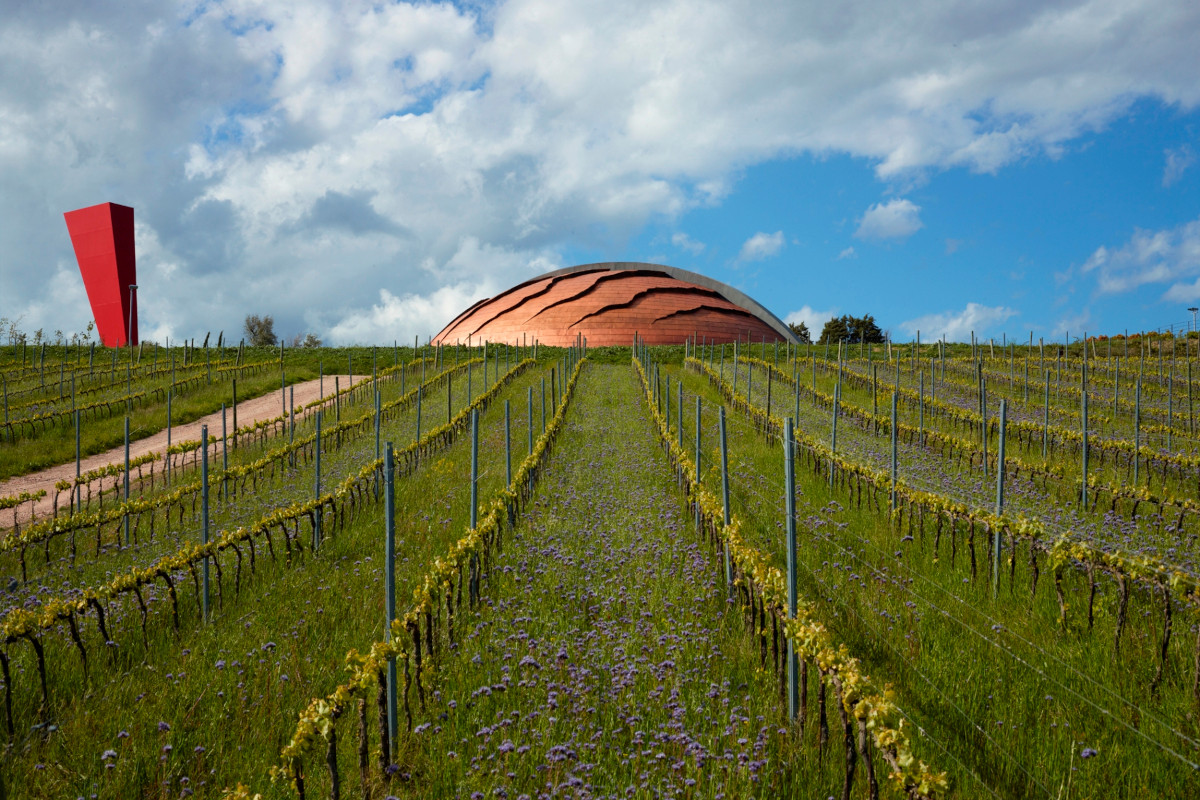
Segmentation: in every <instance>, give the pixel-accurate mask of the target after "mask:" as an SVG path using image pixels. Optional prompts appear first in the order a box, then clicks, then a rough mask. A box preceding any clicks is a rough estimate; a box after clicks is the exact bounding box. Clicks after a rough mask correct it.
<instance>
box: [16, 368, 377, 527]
mask: <svg viewBox="0 0 1200 800" xmlns="http://www.w3.org/2000/svg"><path fill="white" fill-rule="evenodd" d="M334 378H338V379H339V380H340V381H341V384H342V386H346V381H348V380H350V379H351V376H348V375H341V376H335V375H326V376H325V377H324V382H325V383H326V384H328V385H327V386H326V387H325V388H326V393H329V392H328V391H327V390H328V388H329V386H332V385H333V384H332V381H333V380H334ZM370 378H371V376H370V375H354V376H353V384H358V383H360V382H361V381H364V380H370ZM353 384H352V385H353ZM288 390H289V392H291V391H294V392H295V398H294V402H295V406H296V417H297V418H298V419H299V418H302V417H304V416H307V415H308V414H311V413H312V412H313V411H315V410H316V407H315V406H314V407H312V408H309V409H304V410H303V411H302V410H301V409H302V408H304V406H307V405H308V404H309V403H311V402H313V401H314V400H318V399H320V397H321V396H322V379H320V378H314V379H313V380H310V381H304V382H303V383H297V384H293V385H292V386H289V387H288ZM289 399H291V398H289ZM328 402H332V396H331V397H330V400H329V401H328ZM281 408H282V405H281V401H280V397H279V394H278V392H268V393H267V394H264V395H261V396H259V397H254V398H251V399H249V400H243V401H242V402H240V403H238V404H237V421H238V425H239V426H241V427H245V426H247V425H253V424H254V423H256V422H258V421H259V420H264V419H271V418H273V417H277V416H279V413H280V409H281ZM227 413H230V414H231V412H230V411H227ZM232 418H233V417H232V415H231V416H230V417H229V419H230V420H232ZM203 425H207V426H208V431H209V435H210V436H213V435H218V434H219V433H220V430H221V413H220V412H219V411H218V412H216V413H213V414H209V415H207V416H204V417H201V418H200V419H197V420H194V421H192V422H187V423H184V424H181V425H173V426H172V427H171V440H172V441H173V442H175V443H179V442H185V441H200V428H201V426H203ZM214 447H215V446H214ZM166 450H167V431H166V429H165V428H164V429H163V430H161V431H158V432H157V433H153V434H151V435H150V436H146V437H144V438H141V439H135V440H133V441H131V442H130V443H129V457H130V458H131V459H134V458H138V457H140V456H144V455H146V454H147V453H160V454H165V453H166ZM124 461H125V447H124V445H122V446H120V447H114V448H113V449H111V450H108V451H107V452H104V453H97V454H95V455H91V456H88V457H87V458H84V459H82V460H81V461H80V470H81V472H85V473H86V472H89V471H91V470H94V469H99V468H101V467H106V466H108V465H110V464H123V463H124ZM74 477H75V462H74V461H69V462H67V463H65V464H58V465H56V466H53V467H50V468H48V469H44V470H39V471H38V472H31V473H28V474H26V475H18V476H17V477H14V478H9V479H8V480H6V481H3V482H0V497H9V496H16V495H20V494H22V493H25V492H28V493H30V494H33V493H36V492H38V491H42V490H45V492H46V496H45V497H43V498H42V499H41V500H38V501H36V502H34V503H22V504H21V505H20V506H18V507H17V508H16V509H13V511H15V512H16V522H17V524H18V525H25V524H26V523H28V522H29V521H30V519H32V518H35V517H36V518H41V517H44V516H46V515H47V514H51V513H53V509H54V487H55V484H57V483H58V482H59V481H63V480H65V481H69V480H72V479H73V478H74ZM13 511H5V512H4V517H3V519H2V520H0V537H3V536H4V534H5V533H7V531H8V530H11V528H12V522H13Z"/></svg>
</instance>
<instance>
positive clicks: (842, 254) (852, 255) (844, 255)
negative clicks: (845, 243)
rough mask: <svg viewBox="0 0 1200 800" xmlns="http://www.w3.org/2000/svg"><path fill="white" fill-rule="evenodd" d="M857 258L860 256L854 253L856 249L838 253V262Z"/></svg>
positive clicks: (850, 248) (849, 248) (848, 248)
mask: <svg viewBox="0 0 1200 800" xmlns="http://www.w3.org/2000/svg"><path fill="white" fill-rule="evenodd" d="M857 257H858V254H857V253H855V252H854V248H853V247H847V248H846V249H845V250H843V251H842V252H840V253H838V257H837V260H838V261H842V260H844V259H847V258H857Z"/></svg>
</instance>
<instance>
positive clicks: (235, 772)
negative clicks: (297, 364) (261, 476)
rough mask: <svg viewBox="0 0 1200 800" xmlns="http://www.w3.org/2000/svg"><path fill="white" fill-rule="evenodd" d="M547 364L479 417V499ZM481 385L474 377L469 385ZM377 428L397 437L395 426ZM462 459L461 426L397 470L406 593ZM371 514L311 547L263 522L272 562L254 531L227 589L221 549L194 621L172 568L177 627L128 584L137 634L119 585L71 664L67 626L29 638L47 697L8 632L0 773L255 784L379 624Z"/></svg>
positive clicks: (447, 531)
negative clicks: (40, 655) (5, 744)
mask: <svg viewBox="0 0 1200 800" xmlns="http://www.w3.org/2000/svg"><path fill="white" fill-rule="evenodd" d="M549 367H550V363H549V362H548V363H546V364H544V365H540V366H538V367H536V368H535V369H532V370H526V371H525V372H524V373H522V375H521V376H519V378H518V379H517V380H515V381H513V382H511V383H508V384H504V385H502V386H501V388H500V389H499V390H498V393H497V394H496V396H495V398H494V399H493V401H492V402H491V403H489V405H488V406H487V407H486V408H485V409H484V411H483V413H482V414H481V422H480V431H481V435H480V445H481V447H482V448H483V449H484V450H485V452H487V453H489V454H490V455H491V458H490V461H489V462H487V463H486V465H485V468H484V469H483V470H482V471H481V475H480V492H481V493H482V494H483V496H484V497H486V496H487V495H488V493H490V492H492V491H494V490H495V488H496V487H499V486H503V485H504V483H505V480H506V476H505V470H504V466H503V463H502V460H501V459H502V457H503V453H504V401H506V400H507V401H509V402H510V404H511V407H512V408H513V409H514V410H515V409H520V410H521V411H525V410H526V409H525V403H526V401H527V398H528V392H529V389H530V388H534V387H536V389H535V391H534V397H535V403H536V402H538V400H537V398H538V393H539V392H538V391H537V390H538V389H540V381H541V380H542V379H543V378H544V377H546V378H548V376H549ZM481 390H482V387H480V386H476V387H475V393H476V397H478V395H479V394H480V392H481ZM442 402H443V403H444V395H443V401H442ZM442 413H444V410H443V412H442ZM527 416H528V415H527V414H526V413H521V414H517V413H513V414H512V419H511V425H512V427H511V433H512V439H513V448H514V455H516V456H519V455H520V454H521V453H522V452H523V450H522V448H523V446H524V443H525V442H526V439H527V428H526V424H525V422H526V419H527ZM443 421H444V420H443ZM537 421H538V420H537V417H535V424H537ZM428 427H432V426H428ZM428 427H426V428H425V430H428ZM468 431H469V429H468ZM393 433H398V434H403V433H404V429H403V426H401V427H400V428H398V429H397V430H396V431H393ZM358 438H359V439H361V440H362V441H358V440H355V441H348V442H347V443H346V446H345V447H344V448H343V449H342V451H340V452H341V453H342V456H341V457H342V458H345V459H346V460H347V461H348V462H353V461H354V459H355V458H357V459H358V461H359V463H360V464H361V463H365V462H370V461H371V460H372V459H373V458H374V436H373V431H372V433H371V435H369V436H365V437H358ZM385 441H386V438H385ZM401 444H402V441H400V442H397V445H401ZM469 461H470V442H469V436H468V437H466V438H465V439H464V437H463V436H462V435H459V436H458V437H457V438H456V439H455V440H454V441H453V442H452V443H451V444H449V446H448V447H446V448H443V449H440V450H434V451H431V452H430V454H429V455H428V456H427V457H426V458H424V459H423V460H422V461H421V462H420V463H419V464H418V466H417V468H416V471H415V472H414V473H413V474H412V475H410V476H408V477H406V478H403V479H401V480H399V481H397V490H398V508H399V509H400V510H401V512H402V513H400V514H398V516H397V547H398V550H399V553H400V557H399V558H398V563H397V571H396V577H397V585H398V589H399V591H400V592H401V593H402V594H410V593H411V592H412V590H413V586H412V583H411V582H412V581H414V580H418V579H419V578H420V576H421V575H422V574H423V571H424V569H425V566H426V564H427V563H428V562H429V561H430V560H431V559H432V558H433V557H434V556H436V555H437V554H438V553H440V552H442V551H444V550H445V548H446V547H447V545H448V543H449V542H452V541H453V540H454V539H455V538H456V537H457V535H458V532H459V531H460V530H461V529H462V527H463V526H464V525H465V524H466V521H467V519H468V517H469V508H468V506H469V495H470V492H469V490H468V485H467V483H468V482H467V481H466V480H465V478H466V476H467V475H468V474H469ZM337 464H338V459H336V458H335V459H333V461H332V463H331V465H330V466H331V468H334V469H335V475H336V468H337ZM322 467H323V469H324V468H325V464H324V463H323V465H322ZM298 470H299V468H298ZM311 479H312V474H311V468H308V473H307V474H306V475H301V476H300V477H299V479H298V480H295V481H289V479H288V478H287V477H286V476H285V477H283V478H280V479H277V481H278V483H277V484H276V485H278V486H280V487H283V488H285V489H294V490H295V491H298V492H300V493H304V492H311V491H312V482H311ZM332 480H333V479H331V482H332ZM237 501H238V504H239V505H251V506H253V505H254V504H255V503H259V502H263V503H264V505H261V506H260V508H264V509H269V508H270V503H272V502H274V501H273V499H272V498H270V497H268V496H264V493H261V492H245V493H243V494H241V495H239V497H238V498H237ZM381 512H382V503H381V502H378V501H376V500H375V499H374V495H373V492H372V491H371V490H370V488H369V487H368V488H367V490H366V491H365V492H363V493H362V496H361V499H360V501H359V502H358V503H356V504H355V506H354V507H353V510H352V511H351V510H350V509H347V512H346V513H345V515H344V516H342V519H341V522H339V523H337V524H334V521H333V520H329V521H328V522H329V527H328V529H327V532H326V538H325V539H324V541H323V543H322V546H321V549H320V552H319V553H318V554H317V555H316V556H315V557H314V556H313V555H312V553H311V548H310V543H309V542H308V541H303V542H301V544H303V546H304V549H303V550H302V551H301V550H298V549H297V550H295V551H294V552H289V553H287V554H286V558H285V553H284V552H283V550H284V548H283V542H282V537H280V536H278V535H277V536H276V538H275V542H274V547H275V552H276V555H277V556H278V558H274V559H273V558H269V557H268V556H267V552H266V547H265V546H264V545H263V544H262V543H260V545H259V551H258V552H259V557H258V564H257V568H256V570H255V572H254V573H253V574H251V572H250V569H249V567H248V565H247V567H246V568H245V569H244V570H243V571H242V572H241V575H240V578H239V581H240V589H238V590H237V591H235V590H234V580H233V576H232V575H231V572H232V571H233V568H232V565H231V563H232V562H231V560H230V559H228V558H226V559H225V563H226V566H227V569H226V571H225V576H224V581H223V582H222V584H221V587H220V588H219V589H218V585H217V580H216V575H215V574H214V576H213V593H212V597H213V605H214V611H213V617H212V620H211V622H210V623H209V624H207V625H205V624H203V623H202V622H201V621H200V615H199V613H198V612H199V608H198V604H199V600H198V598H194V596H193V592H192V587H191V579H190V578H188V577H187V573H186V571H185V572H184V573H182V574H177V575H176V576H175V585H176V586H177V587H178V590H179V596H180V598H179V604H178V609H179V617H180V623H179V627H178V630H177V631H176V630H175V627H174V625H173V622H172V617H173V611H172V602H171V600H170V598H169V593H168V592H167V590H166V587H165V585H163V584H158V585H157V586H155V587H152V588H151V589H150V590H148V591H146V592H145V593H144V596H145V600H146V603H147V606H148V614H147V619H148V622H147V625H146V630H147V632H148V633H147V635H146V636H145V637H144V641H143V635H142V632H141V626H140V623H139V619H138V618H139V612H138V605H137V603H136V602H134V601H133V599H132V598H129V597H128V596H126V597H124V598H122V599H121V600H119V601H117V602H114V603H112V604H109V605H108V607H107V611H108V613H107V618H106V619H107V630H108V632H109V634H110V635H111V636H112V638H113V640H115V644H111V645H108V646H107V647H106V646H105V643H104V642H103V637H102V636H99V635H98V632H97V630H96V628H95V622H94V620H92V619H89V620H85V621H84V622H82V623H81V628H82V641H83V642H84V644H85V645H86V648H87V653H88V655H89V659H88V661H87V663H86V665H85V664H84V662H83V660H82V659H81V658H80V654H79V653H78V652H77V651H76V648H75V647H74V646H73V645H72V639H71V635H70V632H69V631H68V630H67V625H66V624H60V625H59V626H57V629H56V630H53V631H50V632H48V633H46V634H45V635H43V636H41V637H40V640H41V642H42V644H43V649H44V657H45V662H46V665H47V670H46V673H47V679H48V686H47V696H48V697H49V704H48V705H45V706H43V704H42V702H41V698H40V693H39V690H38V671H37V668H36V663H35V659H34V653H33V651H32V649H31V648H30V647H29V643H28V642H24V641H21V642H16V643H12V644H10V645H9V647H8V651H7V652H8V658H9V660H10V661H9V664H10V666H11V680H12V683H13V687H12V688H13V689H14V693H13V707H12V716H13V718H14V720H15V722H16V723H17V725H18V726H19V727H18V728H17V730H16V732H15V734H14V738H13V739H12V740H13V741H14V742H16V743H18V744H19V748H20V749H19V756H18V755H15V754H14V755H13V756H12V757H10V758H9V760H8V763H7V765H6V768H5V772H4V774H3V779H4V780H5V782H6V784H7V786H9V787H19V788H20V789H21V790H22V791H23V792H25V793H26V794H21V795H19V796H31V797H63V796H71V797H74V796H77V795H82V796H88V795H90V794H96V795H97V796H102V797H131V796H142V795H148V796H163V797H176V796H179V795H181V794H182V795H190V794H192V793H197V794H200V795H203V796H216V795H218V794H219V793H220V790H221V789H223V788H224V787H225V786H227V785H231V784H233V783H234V782H235V781H236V780H247V779H250V780H255V779H257V780H259V781H263V779H264V777H265V774H266V771H267V768H268V767H269V766H270V765H271V763H272V759H273V757H274V756H275V755H276V754H277V753H278V748H279V742H280V740H281V739H282V737H284V736H285V735H286V733H287V731H288V729H289V726H290V725H292V724H294V720H295V718H296V715H297V714H298V713H299V711H300V710H301V709H302V708H303V707H304V705H305V704H306V703H307V700H308V698H309V697H311V696H312V695H315V694H320V693H322V692H325V691H328V690H329V688H331V687H332V685H334V684H336V682H337V681H338V679H339V677H340V672H341V670H340V665H341V660H342V657H343V655H344V654H345V652H346V650H347V649H348V648H349V647H351V646H352V645H353V644H355V643H356V642H361V641H363V640H369V639H370V638H371V637H372V636H374V635H378V633H379V631H380V630H381V627H382V617H383V611H382V607H383V590H382V573H381V570H380V566H379V564H380V559H381V555H382V550H383V522H382V514H381ZM305 537H306V538H307V532H305ZM129 557H130V558H136V556H135V555H130V556H129ZM46 594H51V593H50V592H47V593H46ZM43 596H44V595H43V594H41V589H40V588H39V593H38V596H36V597H29V598H26V603H28V604H31V607H33V608H36V607H37V605H38V603H39V602H40V600H41V599H42V597H43ZM6 688H8V687H6ZM160 722H161V723H164V725H165V727H164V726H163V725H160V724H159V723H160ZM110 751H111V752H110ZM10 752H11V751H10Z"/></svg>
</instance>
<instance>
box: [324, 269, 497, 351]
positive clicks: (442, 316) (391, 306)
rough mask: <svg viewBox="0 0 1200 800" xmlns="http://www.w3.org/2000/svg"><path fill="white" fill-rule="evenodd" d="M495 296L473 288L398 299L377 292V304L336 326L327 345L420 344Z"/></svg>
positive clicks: (383, 291) (451, 288)
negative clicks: (418, 338) (461, 314)
mask: <svg viewBox="0 0 1200 800" xmlns="http://www.w3.org/2000/svg"><path fill="white" fill-rule="evenodd" d="M493 293H494V290H493V289H484V288H481V287H480V286H478V285H475V284H454V285H451V286H443V287H442V288H440V289H438V290H437V291H435V292H433V293H432V294H430V295H416V294H406V295H402V296H400V297H397V296H396V295H394V294H392V293H391V292H389V291H388V290H387V289H380V290H379V302H378V303H376V304H374V305H372V306H371V307H370V308H369V309H367V310H366V311H365V312H360V313H356V314H354V315H352V316H348V317H346V318H344V319H343V320H342V321H340V322H338V323H337V324H335V325H334V326H333V327H332V328H331V329H330V331H329V338H330V341H329V342H327V344H333V345H351V344H363V343H367V342H390V341H400V342H409V343H411V342H412V340H413V337H414V336H418V337H420V340H421V341H422V342H424V341H425V339H426V338H427V337H429V336H432V335H434V334H436V333H437V332H438V331H440V330H441V329H442V328H443V327H444V326H445V325H446V323H447V322H449V321H450V320H452V319H454V317H456V316H458V314H459V313H460V312H461V311H462V310H463V309H464V308H467V307H468V306H470V305H471V304H472V303H475V302H477V301H479V300H482V299H483V298H485V297H489V296H490V295H491V294H493Z"/></svg>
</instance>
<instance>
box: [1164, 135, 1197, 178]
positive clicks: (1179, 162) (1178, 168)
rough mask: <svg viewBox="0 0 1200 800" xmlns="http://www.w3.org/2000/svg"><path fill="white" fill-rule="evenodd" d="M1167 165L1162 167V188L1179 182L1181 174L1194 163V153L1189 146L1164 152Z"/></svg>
mask: <svg viewBox="0 0 1200 800" xmlns="http://www.w3.org/2000/svg"><path fill="white" fill-rule="evenodd" d="M1164 155H1165V156H1166V159H1167V163H1166V165H1165V166H1164V167H1163V176H1162V185H1163V187H1164V188H1166V187H1169V186H1172V185H1174V184H1176V183H1178V182H1179V179H1180V178H1182V177H1183V173H1185V172H1187V171H1188V168H1189V167H1191V166H1192V165H1193V164H1195V163H1196V153H1195V151H1194V150H1192V148H1191V146H1189V145H1186V144H1185V145H1182V146H1180V147H1176V148H1173V149H1168V150H1166V151H1164Z"/></svg>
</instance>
